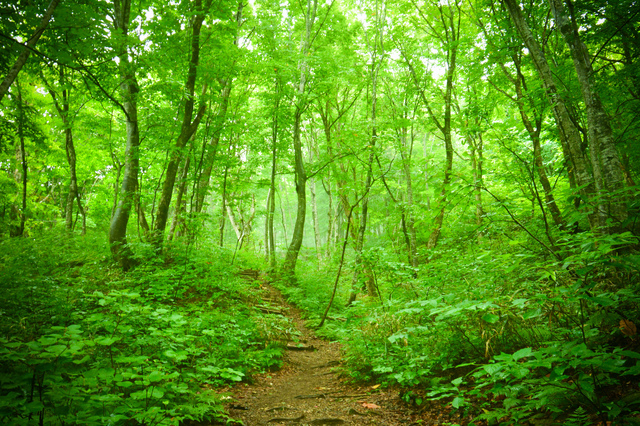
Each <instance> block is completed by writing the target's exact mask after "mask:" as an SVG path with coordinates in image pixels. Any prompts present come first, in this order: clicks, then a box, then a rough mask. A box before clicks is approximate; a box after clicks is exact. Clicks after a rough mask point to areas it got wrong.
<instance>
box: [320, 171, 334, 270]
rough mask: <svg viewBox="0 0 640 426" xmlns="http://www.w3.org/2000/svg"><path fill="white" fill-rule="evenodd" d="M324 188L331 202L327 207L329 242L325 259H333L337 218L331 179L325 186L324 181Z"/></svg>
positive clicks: (326, 246)
mask: <svg viewBox="0 0 640 426" xmlns="http://www.w3.org/2000/svg"><path fill="white" fill-rule="evenodd" d="M322 186H323V187H324V190H325V192H326V193H327V197H328V200H329V205H328V207H327V223H328V226H327V240H326V245H325V257H326V258H327V259H329V258H331V253H332V248H333V241H334V239H335V237H334V235H335V232H336V217H335V215H334V211H333V209H334V207H333V191H332V190H331V178H329V179H327V183H326V184H325V182H324V180H323V181H322Z"/></svg>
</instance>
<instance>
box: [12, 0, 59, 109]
mask: <svg viewBox="0 0 640 426" xmlns="http://www.w3.org/2000/svg"><path fill="white" fill-rule="evenodd" d="M59 3H60V0H51V3H49V7H47V10H46V11H45V12H44V15H43V16H42V19H41V20H40V24H39V25H38V27H37V28H36V30H35V31H34V32H33V35H32V36H31V38H30V39H29V40H27V44H26V45H25V48H24V50H23V51H22V53H20V55H19V56H18V59H16V62H15V63H14V64H13V67H11V69H10V70H9V72H8V73H7V76H6V77H5V78H4V80H3V82H2V83H1V84H0V102H2V99H3V98H4V95H6V94H7V92H8V91H9V88H10V87H11V84H13V82H14V80H15V79H16V77H18V74H19V73H20V70H21V69H22V67H23V66H24V64H25V63H26V62H27V59H28V58H29V55H30V54H31V50H32V49H33V48H34V47H35V46H36V43H38V40H40V36H41V35H42V33H44V30H45V29H46V28H47V26H48V25H49V21H51V17H52V16H53V12H54V11H55V10H56V7H58V4H59Z"/></svg>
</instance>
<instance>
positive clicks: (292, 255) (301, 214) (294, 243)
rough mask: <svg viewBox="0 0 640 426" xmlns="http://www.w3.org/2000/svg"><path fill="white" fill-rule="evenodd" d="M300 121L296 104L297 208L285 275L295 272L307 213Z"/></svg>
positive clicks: (299, 111) (286, 258) (294, 132)
mask: <svg viewBox="0 0 640 426" xmlns="http://www.w3.org/2000/svg"><path fill="white" fill-rule="evenodd" d="M301 121H302V108H301V107H300V106H296V111H295V116H294V125H293V126H294V127H293V149H294V152H295V163H294V166H295V183H296V197H297V202H298V209H297V212H296V221H295V225H294V227H293V235H292V237H291V244H289V248H288V249H287V255H286V257H285V261H284V265H283V267H282V268H283V272H284V273H285V275H294V274H295V269H296V262H297V261H298V254H299V253H300V248H301V247H302V240H303V238H304V223H305V218H306V214H307V174H306V171H305V169H304V159H303V156H302V141H301V139H300V130H301V124H302V123H301Z"/></svg>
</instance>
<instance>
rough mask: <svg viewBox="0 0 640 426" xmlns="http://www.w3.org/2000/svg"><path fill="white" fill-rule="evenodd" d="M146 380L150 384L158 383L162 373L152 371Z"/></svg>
mask: <svg viewBox="0 0 640 426" xmlns="http://www.w3.org/2000/svg"><path fill="white" fill-rule="evenodd" d="M147 378H148V379H149V381H150V382H151V383H154V382H159V381H160V380H162V373H161V372H159V371H152V372H151V373H150V374H149V376H148V377H147Z"/></svg>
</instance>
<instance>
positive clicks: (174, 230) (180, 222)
mask: <svg viewBox="0 0 640 426" xmlns="http://www.w3.org/2000/svg"><path fill="white" fill-rule="evenodd" d="M190 165H191V157H187V161H185V163H184V166H182V173H180V184H179V186H178V194H177V195H176V208H175V211H174V213H173V222H172V223H171V229H170V230H169V239H170V240H172V239H174V238H175V237H176V235H177V236H180V235H181V234H180V232H179V231H178V229H179V228H181V227H184V214H185V211H186V209H185V207H184V203H183V201H182V200H183V199H184V194H185V192H186V191H187V178H188V177H189V166H190Z"/></svg>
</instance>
